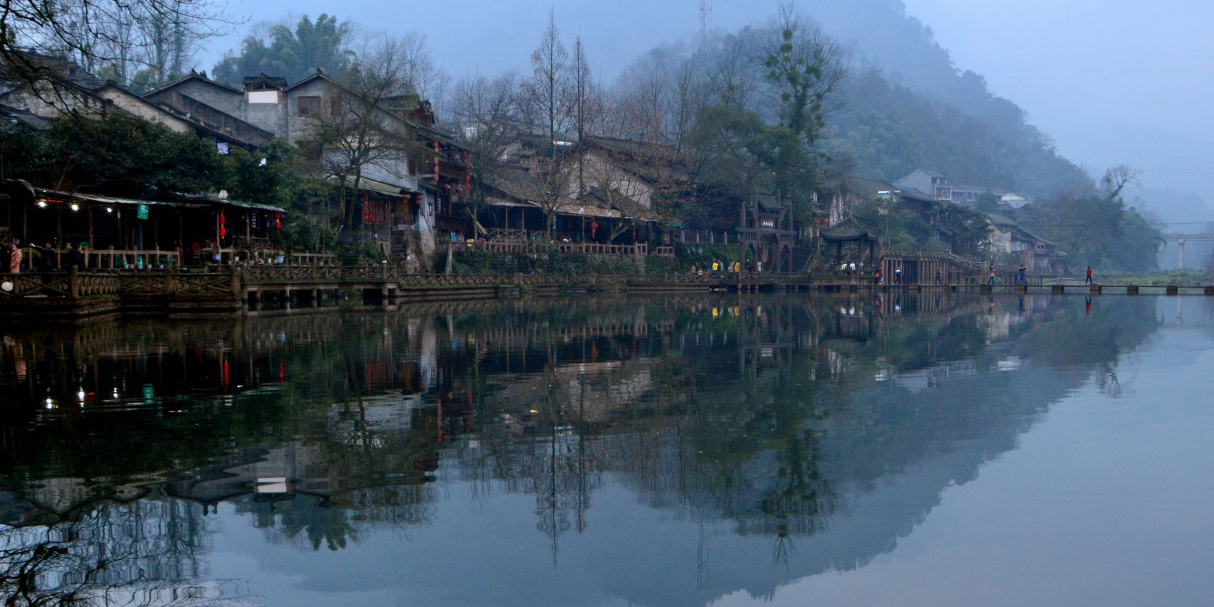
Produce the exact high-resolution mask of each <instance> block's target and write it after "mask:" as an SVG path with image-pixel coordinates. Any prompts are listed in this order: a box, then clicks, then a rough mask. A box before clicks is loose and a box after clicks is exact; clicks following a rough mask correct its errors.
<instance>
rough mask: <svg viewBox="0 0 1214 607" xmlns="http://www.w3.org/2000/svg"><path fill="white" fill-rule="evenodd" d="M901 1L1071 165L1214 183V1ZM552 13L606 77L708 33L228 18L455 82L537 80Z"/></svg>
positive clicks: (737, 14)
mask: <svg viewBox="0 0 1214 607" xmlns="http://www.w3.org/2000/svg"><path fill="white" fill-rule="evenodd" d="M903 1H904V3H905V4H906V7H907V13H908V14H910V15H912V16H914V17H917V18H918V19H919V20H921V21H922V22H923V23H924V24H925V25H927V26H928V27H930V28H932V30H933V31H934V32H935V35H936V40H937V41H938V42H939V43H940V44H941V46H943V47H944V48H945V49H947V50H948V51H949V52H950V53H951V54H952V57H953V59H954V61H955V62H956V64H957V67H958V68H960V69H969V70H973V71H975V72H977V73H979V74H981V75H983V76H985V77H986V79H987V82H988V83H989V85H990V87H991V89H992V91H993V92H994V93H995V94H997V95H999V96H1002V97H1007V98H1008V99H1011V100H1012V101H1014V102H1015V103H1017V104H1018V105H1020V107H1022V108H1023V109H1024V110H1025V111H1027V112H1028V114H1029V117H1030V122H1031V123H1033V124H1034V125H1036V126H1038V127H1039V128H1040V129H1041V130H1042V131H1043V132H1045V133H1047V134H1049V135H1050V136H1051V137H1053V139H1054V141H1055V143H1056V144H1057V147H1058V150H1059V152H1060V153H1061V154H1062V155H1063V156H1065V157H1067V158H1069V159H1071V160H1072V161H1074V162H1075V163H1077V164H1079V165H1081V166H1084V167H1085V168H1088V169H1089V171H1090V172H1092V173H1094V174H1096V175H1099V174H1100V173H1101V172H1103V170H1104V169H1105V168H1107V167H1109V166H1112V165H1116V164H1121V163H1125V164H1129V165H1131V166H1133V167H1136V168H1138V169H1141V170H1142V172H1143V175H1142V181H1143V183H1144V185H1146V186H1148V187H1171V188H1176V189H1180V190H1184V191H1188V192H1194V193H1201V192H1203V191H1204V189H1205V188H1206V182H1207V181H1208V180H1209V179H1210V178H1211V177H1214V170H1212V169H1211V165H1210V163H1209V160H1208V151H1209V150H1210V149H1211V147H1212V146H1214V120H1211V118H1210V117H1209V112H1208V110H1207V109H1206V108H1207V107H1208V106H1209V105H1210V100H1211V99H1214V41H1212V39H1211V36H1212V34H1211V33H1210V32H1209V31H1208V30H1209V28H1210V26H1211V25H1214V3H1204V2H1193V1H1192V0H1155V1H1154V2H1141V1H1137V0H1136V1H1130V0H1099V1H1098V0H1018V1H1017V2H1007V1H1006V0H903ZM777 4H778V3H777V2H776V0H759V1H756V2H739V1H734V2H725V1H722V0H713V2H712V10H711V13H710V26H711V27H713V28H715V29H723V30H729V31H732V30H736V29H738V28H739V27H741V26H742V25H745V24H747V23H763V22H767V21H768V20H769V19H770V18H771V16H772V15H774V14H775V11H776V6H777ZM550 9H551V10H553V11H555V14H556V20H557V26H558V28H559V29H560V31H561V33H562V35H563V36H565V37H566V39H567V42H568V43H571V42H572V40H573V38H574V37H576V36H581V37H582V38H583V39H584V41H585V44H586V48H587V50H588V55H589V57H590V59H591V67H592V69H593V70H595V72H596V73H597V74H598V75H599V76H600V77H601V78H604V79H606V80H608V81H609V80H610V79H611V78H612V77H614V76H615V75H616V74H617V73H618V71H619V70H620V69H621V68H623V67H624V66H626V65H628V64H629V63H631V61H632V60H633V59H635V58H636V57H637V56H638V55H640V54H641V53H644V52H645V51H647V50H649V49H651V48H653V47H655V46H657V45H659V44H662V43H667V42H674V41H676V40H679V39H685V38H691V37H693V36H695V34H696V33H697V32H698V31H699V27H700V3H699V0H614V1H612V2H584V1H571V0H514V1H513V2H499V1H490V0H446V1H443V2H417V3H414V2H409V3H400V2H391V1H388V0H370V1H363V0H360V1H358V2H348V3H341V4H334V3H330V2H320V1H318V0H294V1H291V2H287V1H284V0H265V1H263V2H259V3H257V4H256V5H248V4H244V5H232V7H231V8H229V12H230V13H232V14H233V15H234V16H237V17H239V18H242V19H248V23H249V24H252V23H256V22H258V21H262V20H280V19H282V18H283V17H284V16H287V15H294V16H295V17H296V18H298V16H299V15H302V14H308V15H310V16H312V17H315V16H316V15H319V14H320V13H321V12H329V13H330V14H336V15H337V16H338V17H339V18H341V19H348V20H350V21H354V22H357V23H359V24H361V25H362V26H363V27H364V28H366V29H368V30H382V29H387V28H392V29H400V30H409V29H417V30H420V31H423V32H425V33H426V35H427V39H428V42H429V46H430V48H431V50H432V52H433V55H434V58H435V60H436V62H437V63H438V64H439V65H440V66H441V67H443V68H444V69H445V70H446V71H448V72H449V73H451V74H453V75H455V76H460V75H464V74H468V73H474V72H480V73H485V74H496V73H498V72H501V71H504V70H508V69H515V70H518V71H520V72H526V71H528V58H529V56H530V53H531V51H532V50H533V49H534V48H535V47H536V45H537V44H538V42H539V39H540V35H541V33H542V31H543V29H544V27H545V26H546V24H547V18H548V12H549V10H550ZM807 12H808V11H807ZM811 16H812V13H811ZM247 29H248V26H247V25H246V26H243V27H241V28H240V32H239V34H234V35H232V36H229V37H228V38H225V39H222V40H219V41H214V42H212V43H211V44H210V45H209V48H208V49H207V51H206V52H205V53H203V54H202V55H201V56H200V67H202V68H204V69H208V68H210V67H211V66H212V65H213V64H214V62H215V61H216V60H217V59H218V58H219V56H220V55H221V54H222V51H223V50H224V49H235V48H237V46H238V44H239V39H240V38H241V37H242V36H243V35H244V33H245V32H246V31H247ZM1210 202H1214V199H1211V200H1210ZM1211 218H1214V217H1211Z"/></svg>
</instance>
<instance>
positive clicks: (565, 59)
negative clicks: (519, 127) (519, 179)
mask: <svg viewBox="0 0 1214 607" xmlns="http://www.w3.org/2000/svg"><path fill="white" fill-rule="evenodd" d="M531 65H532V68H533V69H532V75H531V78H529V79H527V80H526V81H524V82H523V86H522V90H523V99H524V104H525V112H526V113H525V116H526V117H527V118H529V120H530V122H531V123H532V125H533V126H534V127H536V128H537V130H539V131H540V133H538V134H539V136H540V143H539V146H537V148H538V149H537V150H536V151H537V157H536V158H535V161H536V164H537V166H535V167H534V168H533V171H532V172H533V175H535V176H536V177H537V178H538V179H537V180H536V184H537V185H538V191H536V192H533V193H532V194H533V196H532V198H533V201H534V202H536V203H537V204H539V206H540V209H541V210H542V211H543V212H544V219H545V221H544V233H545V234H548V235H551V234H552V224H553V221H554V220H555V218H556V212H557V210H558V209H559V208H560V207H561V205H562V204H563V203H564V202H565V192H566V189H567V178H568V175H566V171H565V170H564V165H565V164H566V161H567V160H568V158H569V154H568V152H569V148H571V147H572V146H573V142H571V141H569V140H568V136H569V131H570V130H571V129H573V128H574V127H575V126H576V116H577V103H576V88H575V85H574V84H573V83H572V82H571V80H572V79H571V78H570V73H569V72H570V69H569V52H568V51H567V50H565V45H563V44H561V39H560V33H559V32H558V31H557V28H556V17H555V15H552V14H549V17H548V28H547V29H546V30H544V36H543V38H542V39H541V40H540V46H539V48H537V49H536V50H535V52H534V53H532V54H531ZM541 156H542V158H541Z"/></svg>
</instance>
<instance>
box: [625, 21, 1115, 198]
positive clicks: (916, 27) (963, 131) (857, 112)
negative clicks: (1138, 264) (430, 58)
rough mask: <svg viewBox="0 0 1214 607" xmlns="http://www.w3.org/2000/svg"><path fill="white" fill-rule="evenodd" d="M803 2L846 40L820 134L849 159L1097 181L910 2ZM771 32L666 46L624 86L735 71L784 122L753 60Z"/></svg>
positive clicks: (1042, 192) (744, 100)
mask: <svg viewBox="0 0 1214 607" xmlns="http://www.w3.org/2000/svg"><path fill="white" fill-rule="evenodd" d="M798 8H799V9H800V10H801V11H802V12H803V14H804V15H805V16H806V17H808V18H810V19H812V20H814V21H817V22H818V23H819V24H820V25H821V27H822V30H823V31H824V32H825V33H826V34H828V35H830V36H832V37H834V38H835V39H836V40H838V41H839V45H840V47H841V48H843V49H845V51H844V52H845V55H846V60H847V64H848V65H849V68H850V69H849V76H848V78H847V79H845V81H844V82H843V83H842V86H841V87H840V88H839V90H838V91H837V93H836V95H835V97H834V103H833V104H831V105H829V106H828V108H827V109H828V113H827V116H826V120H827V133H826V135H827V136H826V138H825V139H824V140H822V141H821V142H820V143H821V147H822V148H823V150H825V151H826V152H828V153H829V154H830V155H831V156H832V157H833V158H834V160H835V163H836V165H837V166H838V167H839V168H842V169H844V170H846V171H848V172H850V173H853V174H857V175H860V176H865V177H874V178H880V179H885V180H888V181H893V180H896V179H898V178H900V177H902V176H904V175H906V174H907V173H910V172H911V171H913V170H914V169H916V168H928V169H932V170H934V171H937V172H940V173H942V174H945V175H948V176H949V177H950V178H951V179H952V180H953V181H954V182H955V183H961V184H966V185H970V186H974V187H983V186H985V187H990V188H1001V189H1008V190H1015V191H1018V192H1021V193H1024V194H1028V195H1030V196H1032V197H1036V198H1045V197H1050V196H1053V195H1055V194H1058V193H1061V192H1079V193H1087V192H1089V191H1091V190H1092V189H1093V188H1094V185H1095V184H1094V183H1093V180H1092V178H1091V177H1090V176H1089V175H1087V174H1086V173H1085V172H1084V171H1083V170H1082V169H1081V168H1079V167H1078V166H1076V165H1074V164H1073V163H1071V162H1070V161H1068V160H1066V159H1065V158H1062V157H1060V156H1058V154H1057V153H1056V151H1055V149H1054V147H1053V144H1052V143H1051V142H1050V140H1049V137H1048V136H1046V135H1045V134H1043V133H1041V132H1040V131H1038V130H1037V129H1036V128H1035V127H1033V126H1032V125H1031V124H1029V123H1028V122H1027V116H1026V114H1025V112H1024V111H1023V110H1022V109H1020V108H1019V107H1017V106H1016V104H1015V103H1013V102H1012V101H1009V100H1007V99H1004V98H1001V97H996V96H995V95H994V94H992V93H991V92H990V90H989V89H988V88H987V85H986V82H985V80H984V79H983V78H982V77H981V76H979V75H978V74H975V73H973V72H970V71H961V70H958V69H957V68H956V66H955V65H954V64H953V61H952V59H951V58H950V56H949V54H948V51H946V50H944V49H943V48H941V47H940V45H939V44H937V43H936V41H935V40H934V37H933V34H932V32H931V30H930V29H929V28H927V27H925V26H924V25H923V24H922V23H920V22H919V21H918V20H917V19H915V18H914V17H911V16H908V15H907V14H906V9H905V6H904V5H903V3H902V2H901V0H853V1H851V2H847V3H838V2H831V1H829V0H809V1H807V2H801V3H798ZM770 36H771V32H770V31H769V30H768V28H766V27H763V26H756V27H747V28H744V29H742V30H740V31H738V32H735V33H724V34H718V35H716V36H715V37H714V38H713V39H711V40H708V41H704V42H702V43H701V44H700V45H699V46H698V48H696V49H695V50H688V49H687V48H686V47H682V48H680V47H677V46H665V47H661V48H658V49H655V50H654V51H652V52H650V53H648V54H647V55H645V56H644V57H642V58H641V59H639V60H638V61H637V62H636V63H634V64H633V66H631V67H630V68H629V69H627V70H625V71H624V74H623V76H622V77H621V78H620V80H619V82H618V83H617V88H623V89H637V88H641V87H643V86H644V85H643V84H640V83H643V82H644V81H645V79H646V77H650V78H651V77H652V75H653V74H655V73H664V74H665V75H666V78H667V81H668V82H676V81H677V80H678V77H679V74H680V72H681V71H684V70H685V69H686V67H685V66H686V65H692V66H697V69H698V71H699V73H700V74H712V76H711V78H715V79H721V78H729V79H732V80H733V81H734V82H735V83H736V85H737V86H736V87H735V89H734V90H736V91H737V95H738V96H739V97H740V98H741V99H739V100H737V101H740V102H741V104H742V105H749V104H753V106H752V107H753V108H754V109H755V111H757V112H758V113H759V114H760V115H763V116H764V117H765V118H768V119H769V120H773V121H774V115H775V113H776V111H777V106H778V100H773V99H765V98H763V96H762V95H757V94H756V93H755V92H754V90H755V89H754V88H751V87H748V84H749V83H753V82H757V81H759V80H761V72H762V69H763V66H762V65H761V64H755V63H753V62H751V63H750V64H748V63H747V61H745V59H744V58H746V57H761V56H763V53H762V52H761V48H762V45H763V44H764V41H765V40H766V39H769V38H770ZM736 58H743V59H742V60H737V59H736ZM681 62H685V63H681ZM718 88H719V87H718ZM731 101H734V100H731ZM748 102H749V103H748Z"/></svg>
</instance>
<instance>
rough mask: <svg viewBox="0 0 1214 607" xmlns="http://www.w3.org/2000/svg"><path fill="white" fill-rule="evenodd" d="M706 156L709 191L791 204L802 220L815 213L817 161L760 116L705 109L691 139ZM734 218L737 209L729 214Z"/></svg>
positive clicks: (796, 138) (788, 132) (793, 136)
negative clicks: (766, 197)
mask: <svg viewBox="0 0 1214 607" xmlns="http://www.w3.org/2000/svg"><path fill="white" fill-rule="evenodd" d="M691 143H692V145H693V146H696V147H697V148H699V149H701V150H703V154H704V158H705V160H704V165H703V170H702V171H701V177H702V180H703V181H704V183H705V185H706V186H707V187H708V188H710V189H711V190H714V191H717V192H722V193H725V194H726V197H727V198H731V199H732V200H733V201H735V202H736V201H737V200H746V199H749V198H750V196H753V195H755V194H759V193H770V194H777V195H779V196H780V197H782V198H783V199H786V200H789V199H791V201H792V202H793V209H794V213H795V214H796V215H797V217H798V219H801V220H805V219H807V218H808V217H809V216H810V214H811V213H812V212H813V199H812V192H813V191H814V189H815V187H816V186H817V183H818V162H817V161H818V160H819V159H820V157H819V156H818V155H816V154H815V153H813V152H812V151H811V150H810V149H809V148H808V147H807V146H806V145H805V140H804V139H803V138H802V137H801V136H800V135H798V134H797V133H796V132H795V131H794V130H792V129H791V128H789V127H787V126H783V125H767V124H765V123H764V122H763V119H762V118H761V117H759V115H758V114H756V113H754V112H751V111H748V110H743V109H739V108H736V107H731V106H728V105H724V104H718V105H713V106H709V107H706V108H704V110H703V111H701V112H700V114H699V116H698V119H697V120H696V123H695V125H694V127H693V130H692V134H691ZM730 210H732V211H733V212H735V213H736V209H725V211H727V212H728V211H730Z"/></svg>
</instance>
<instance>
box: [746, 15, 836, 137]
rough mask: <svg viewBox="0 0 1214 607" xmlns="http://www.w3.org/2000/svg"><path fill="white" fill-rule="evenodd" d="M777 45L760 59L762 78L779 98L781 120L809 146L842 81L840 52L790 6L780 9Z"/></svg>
mask: <svg viewBox="0 0 1214 607" xmlns="http://www.w3.org/2000/svg"><path fill="white" fill-rule="evenodd" d="M780 13H781V14H780V21H781V23H780V28H779V30H780V31H779V34H778V38H779V42H778V44H776V46H775V48H773V49H771V50H769V51H768V52H767V54H766V56H765V57H764V58H763V67H764V69H765V72H764V74H763V76H764V77H765V78H766V80H767V82H768V84H770V85H771V86H772V87H773V88H774V89H775V90H776V92H777V93H778V95H779V98H780V121H781V124H782V125H783V126H785V127H787V128H788V129H789V130H790V131H792V133H793V134H794V135H796V136H797V137H798V138H802V139H803V141H804V144H805V146H806V147H807V148H808V147H812V146H813V145H814V143H816V142H817V140H818V137H819V134H820V133H821V132H822V129H823V128H824V127H825V125H826V110H827V107H826V102H827V98H828V97H829V96H830V95H831V94H832V93H833V92H834V90H835V87H836V85H837V84H838V83H839V82H840V81H841V80H842V79H843V69H842V67H841V65H840V57H841V56H842V50H841V49H840V48H839V47H838V46H837V45H836V44H835V43H834V42H833V41H831V40H830V39H829V38H827V37H826V36H824V35H823V34H822V32H821V31H820V30H819V29H818V28H817V27H812V26H810V25H809V24H808V23H807V22H806V21H805V20H803V19H802V18H801V17H800V15H798V14H797V13H796V12H795V11H794V10H793V9H792V7H791V6H790V5H783V6H781V9H780Z"/></svg>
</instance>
